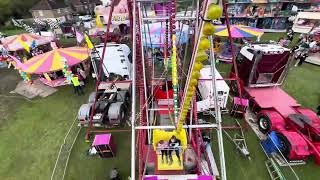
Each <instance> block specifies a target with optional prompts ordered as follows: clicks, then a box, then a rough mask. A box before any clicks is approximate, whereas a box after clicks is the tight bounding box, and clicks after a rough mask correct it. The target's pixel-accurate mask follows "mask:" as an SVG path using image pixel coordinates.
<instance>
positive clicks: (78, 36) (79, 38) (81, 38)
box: [76, 31, 83, 43]
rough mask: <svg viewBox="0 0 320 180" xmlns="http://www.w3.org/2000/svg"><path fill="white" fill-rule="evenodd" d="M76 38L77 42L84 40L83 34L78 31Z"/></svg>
mask: <svg viewBox="0 0 320 180" xmlns="http://www.w3.org/2000/svg"><path fill="white" fill-rule="evenodd" d="M76 38H77V42H78V43H81V42H82V41H83V34H81V33H80V32H78V31H76Z"/></svg>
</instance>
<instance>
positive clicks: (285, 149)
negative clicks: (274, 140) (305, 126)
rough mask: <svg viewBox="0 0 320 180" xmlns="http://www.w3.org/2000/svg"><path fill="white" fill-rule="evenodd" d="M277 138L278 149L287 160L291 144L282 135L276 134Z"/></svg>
mask: <svg viewBox="0 0 320 180" xmlns="http://www.w3.org/2000/svg"><path fill="white" fill-rule="evenodd" d="M277 136H278V138H279V140H280V143H281V147H280V148H279V149H280V151H281V153H282V154H283V155H284V156H285V157H286V158H288V157H289V154H290V151H291V143H290V142H289V140H288V139H287V137H286V136H285V135H283V134H282V133H279V132H277Z"/></svg>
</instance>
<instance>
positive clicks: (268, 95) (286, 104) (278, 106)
mask: <svg viewBox="0 0 320 180" xmlns="http://www.w3.org/2000/svg"><path fill="white" fill-rule="evenodd" d="M246 92H247V93H248V94H249V95H250V97H251V98H252V99H253V100H254V101H255V103H256V104H257V105H258V106H260V108H261V109H269V108H274V109H275V110H276V111H278V112H279V113H280V114H281V115H282V116H284V117H287V116H289V115H290V114H294V113H296V112H295V110H294V109H293V108H294V107H299V106H300V104H298V103H297V102H296V100H295V99H293V98H292V97H291V96H289V95H288V94H287V93H286V92H284V91H283V90H282V89H281V88H280V87H278V86H276V87H272V88H270V87H267V88H246Z"/></svg>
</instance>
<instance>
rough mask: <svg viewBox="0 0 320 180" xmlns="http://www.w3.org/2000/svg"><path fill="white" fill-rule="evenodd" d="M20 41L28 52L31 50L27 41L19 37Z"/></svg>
mask: <svg viewBox="0 0 320 180" xmlns="http://www.w3.org/2000/svg"><path fill="white" fill-rule="evenodd" d="M19 43H20V44H21V46H22V47H23V48H24V49H25V50H26V51H28V53H29V52H30V47H29V45H28V44H27V43H25V42H24V41H23V40H22V39H21V38H19Z"/></svg>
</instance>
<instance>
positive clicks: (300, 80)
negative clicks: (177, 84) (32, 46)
mask: <svg viewBox="0 0 320 180" xmlns="http://www.w3.org/2000/svg"><path fill="white" fill-rule="evenodd" d="M279 36H280V35H279V34H266V35H265V36H264V39H272V38H274V39H278V38H279ZM218 66H219V69H221V71H224V70H227V69H229V67H228V65H224V64H219V65H218ZM319 74H320V67H319V66H315V65H311V64H303V66H302V67H298V68H292V69H291V70H290V73H289V76H288V78H287V81H286V82H285V84H284V86H283V87H284V90H285V91H286V92H288V93H289V94H290V95H291V96H293V97H294V98H296V99H297V100H298V101H299V102H300V103H301V105H302V106H304V107H309V108H313V109H315V108H316V106H317V105H318V104H319V102H320V99H319V98H320V92H319V89H320V83H318V82H319V80H320V79H319ZM15 76H17V74H16V73H15V72H13V70H11V69H10V70H7V69H0V82H3V81H2V80H3V79H8V78H9V79H12V80H11V81H10V82H7V83H10V84H14V83H15V82H16V81H17V79H19V78H13V77H15ZM2 87H3V85H0V90H1V91H0V93H1V96H0V113H1V114H0V115H1V116H0V137H1V146H0V154H1V155H0V177H1V178H0V179H4V180H30V179H36V180H38V179H39V180H43V179H49V178H50V175H51V172H52V169H53V166H54V163H55V159H56V157H57V154H58V152H59V148H60V145H61V143H62V141H63V138H64V136H65V134H66V132H67V130H68V129H69V126H70V125H71V124H72V122H73V120H74V118H75V116H76V114H77V111H78V108H79V107H80V105H81V104H82V103H85V102H86V101H87V97H88V93H89V92H90V91H92V90H93V89H94V84H93V82H91V83H90V84H88V85H87V87H86V95H85V96H81V97H79V96H75V95H74V94H73V89H72V87H70V86H66V87H61V88H59V91H58V92H57V93H55V94H53V95H51V96H49V97H47V98H42V99H41V98H36V99H34V100H32V102H29V101H26V100H24V99H20V98H13V97H11V96H12V95H11V94H9V91H10V90H12V88H13V87H14V85H10V86H9V85H8V87H6V88H2ZM7 96H10V97H7ZM224 121H225V123H232V119H231V118H229V117H228V116H226V117H224ZM85 130H86V129H83V130H82V131H81V133H80V134H79V137H78V139H77V141H76V143H75V145H74V148H73V151H72V153H71V156H70V161H69V166H68V169H67V173H66V177H65V179H68V180H69V179H70V180H73V179H74V180H76V179H77V180H82V179H83V180H100V179H101V180H102V179H107V177H108V174H109V171H110V169H111V168H112V167H117V168H119V170H120V174H121V175H122V177H123V179H126V177H127V176H129V174H130V148H131V147H130V134H129V133H113V135H114V137H115V142H116V145H117V157H116V158H113V159H99V158H92V157H88V156H87V155H86V151H87V149H88V148H89V144H88V143H86V142H85V141H84V134H85ZM245 136H246V139H247V144H248V146H249V151H250V153H251V158H252V159H251V160H250V161H249V160H246V159H244V158H243V157H241V156H240V155H238V154H237V153H236V152H235V150H234V148H233V145H232V144H231V143H230V142H229V141H228V140H227V139H226V140H225V141H224V142H225V143H224V147H225V157H226V165H227V175H228V179H232V180H237V179H241V180H246V179H248V180H249V179H255V180H268V179H270V178H269V175H268V173H267V170H266V168H265V166H264V161H265V160H266V158H265V155H264V154H263V152H262V150H261V147H260V146H259V144H258V139H257V137H256V136H255V134H254V133H253V132H252V131H251V130H248V132H246V134H245ZM213 146H214V151H215V152H214V153H216V152H217V146H216V145H215V144H213ZM216 159H218V158H217V157H216ZM295 170H296V172H297V173H298V174H299V176H300V179H308V180H317V179H319V176H320V171H319V167H318V166H316V165H315V164H314V163H313V161H312V160H310V162H308V164H307V165H305V166H299V167H297V168H295ZM286 175H288V178H287V179H292V178H291V177H292V175H290V174H287V173H286Z"/></svg>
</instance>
